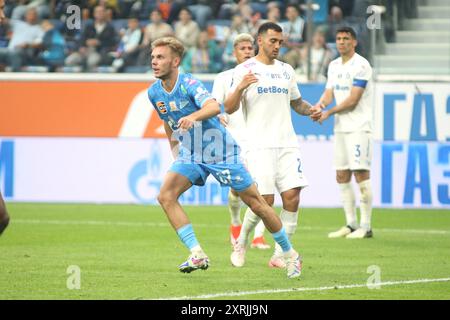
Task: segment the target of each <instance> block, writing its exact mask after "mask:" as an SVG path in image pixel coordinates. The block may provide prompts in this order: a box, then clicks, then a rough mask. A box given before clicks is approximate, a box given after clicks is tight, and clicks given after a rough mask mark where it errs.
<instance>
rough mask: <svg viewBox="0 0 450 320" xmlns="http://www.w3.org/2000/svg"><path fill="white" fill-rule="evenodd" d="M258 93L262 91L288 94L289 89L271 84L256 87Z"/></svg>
mask: <svg viewBox="0 0 450 320" xmlns="http://www.w3.org/2000/svg"><path fill="white" fill-rule="evenodd" d="M257 90H258V94H263V93H278V94H288V93H289V90H288V89H286V88H280V87H277V86H271V87H257Z"/></svg>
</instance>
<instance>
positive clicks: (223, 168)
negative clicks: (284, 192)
mask: <svg viewBox="0 0 450 320" xmlns="http://www.w3.org/2000/svg"><path fill="white" fill-rule="evenodd" d="M169 171H172V172H175V173H178V174H181V175H182V176H185V177H186V178H188V179H189V181H191V183H192V184H193V185H197V186H203V185H204V184H205V182H206V179H207V178H208V176H209V174H212V175H213V176H214V178H216V180H217V181H219V182H220V185H221V186H227V187H231V188H232V189H234V190H236V191H244V190H245V189H247V188H249V187H250V186H251V185H252V184H253V183H254V182H253V179H252V177H251V176H250V173H249V172H248V170H247V168H246V167H245V166H244V165H243V164H242V163H241V162H238V163H232V164H229V163H215V164H205V163H188V162H184V161H181V160H177V161H175V162H174V163H173V164H172V166H171V167H170V169H169Z"/></svg>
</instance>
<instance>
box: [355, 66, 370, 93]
mask: <svg viewBox="0 0 450 320" xmlns="http://www.w3.org/2000/svg"><path fill="white" fill-rule="evenodd" d="M371 78H372V68H371V67H370V65H368V64H365V63H363V64H361V65H360V66H359V67H358V69H357V70H356V74H355V76H354V78H353V86H354V87H360V88H365V87H366V86H367V82H368V81H369V80H370V79H371Z"/></svg>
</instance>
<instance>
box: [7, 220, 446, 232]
mask: <svg viewBox="0 0 450 320" xmlns="http://www.w3.org/2000/svg"><path fill="white" fill-rule="evenodd" d="M14 223H21V224H53V225H95V226H119V227H121V226H124V227H163V228H169V227H170V225H169V223H168V222H159V223H157V222H139V221H138V222H132V221H95V220H44V219H12V220H11V224H14ZM195 227H198V228H227V227H228V225H226V224H218V223H216V224H213V223H211V224H206V223H196V224H194V228H195ZM298 229H301V230H329V228H323V227H311V226H299V227H298ZM374 231H375V232H394V233H417V234H441V235H450V230H432V229H428V230H427V229H424V230H420V229H391V228H380V229H378V228H376V229H374Z"/></svg>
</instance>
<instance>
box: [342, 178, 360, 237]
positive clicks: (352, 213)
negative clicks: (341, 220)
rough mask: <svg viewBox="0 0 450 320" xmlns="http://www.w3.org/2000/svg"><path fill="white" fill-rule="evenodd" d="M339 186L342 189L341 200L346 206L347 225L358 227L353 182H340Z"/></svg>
mask: <svg viewBox="0 0 450 320" xmlns="http://www.w3.org/2000/svg"><path fill="white" fill-rule="evenodd" d="M339 188H340V189H341V200H342V204H343V206H344V212H345V219H346V221H347V225H348V226H350V227H352V228H353V229H357V228H358V222H357V220H356V207H355V193H354V192H353V187H352V183H351V182H348V183H339Z"/></svg>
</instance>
